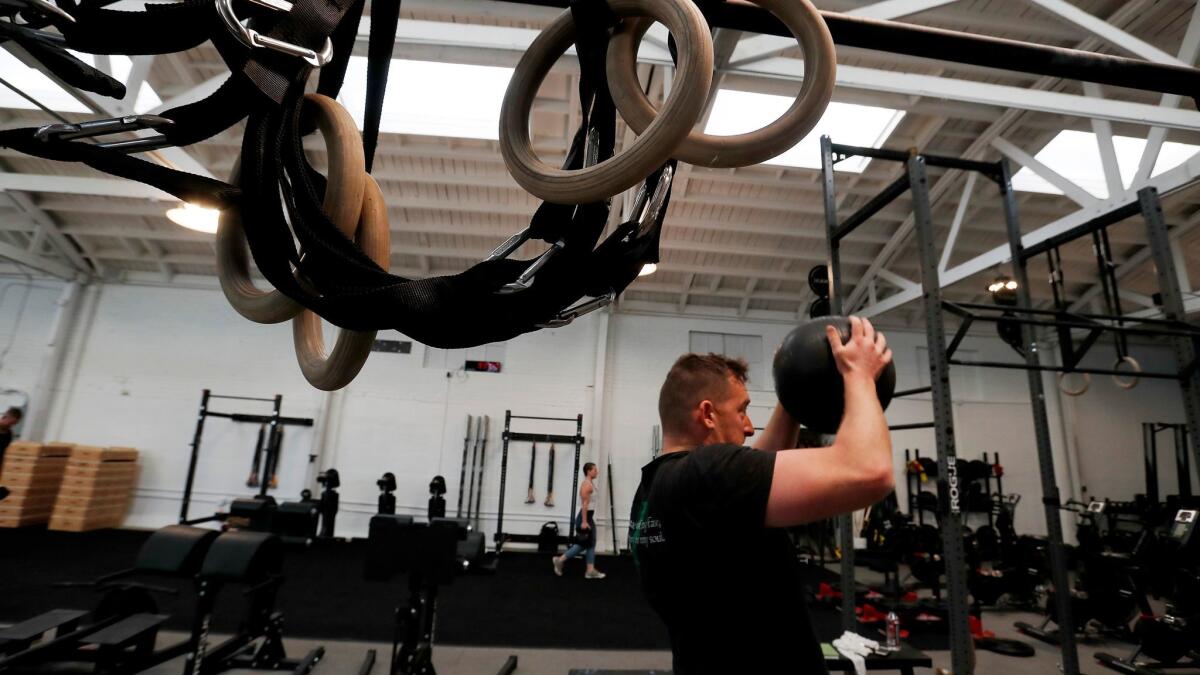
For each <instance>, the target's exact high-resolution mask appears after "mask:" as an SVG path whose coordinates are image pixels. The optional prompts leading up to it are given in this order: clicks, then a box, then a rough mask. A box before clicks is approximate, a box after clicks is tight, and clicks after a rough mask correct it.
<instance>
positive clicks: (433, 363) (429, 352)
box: [425, 342, 508, 370]
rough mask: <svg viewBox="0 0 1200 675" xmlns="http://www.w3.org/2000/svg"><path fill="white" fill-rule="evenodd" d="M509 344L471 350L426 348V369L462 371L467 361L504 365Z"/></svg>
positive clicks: (497, 343)
mask: <svg viewBox="0 0 1200 675" xmlns="http://www.w3.org/2000/svg"><path fill="white" fill-rule="evenodd" d="M507 346H508V343H507V342H493V343H492V344H488V345H481V346H479V347H471V348H470V349H438V348H436V347H426V348H425V367H426V368H436V369H438V370H462V369H463V364H464V363H466V362H467V361H495V362H497V363H504V357H505V352H506V351H507Z"/></svg>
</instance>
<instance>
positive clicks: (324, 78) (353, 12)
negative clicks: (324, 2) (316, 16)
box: [317, 0, 384, 99]
mask: <svg viewBox="0 0 1200 675" xmlns="http://www.w3.org/2000/svg"><path fill="white" fill-rule="evenodd" d="M365 4H366V0H355V2H354V4H353V5H351V6H350V10H349V11H347V12H346V15H345V16H344V17H343V18H342V22H341V23H339V24H338V27H337V28H336V29H335V30H334V31H333V36H332V38H330V39H331V40H333V60H332V61H330V62H329V63H327V64H326V65H325V66H324V67H323V68H321V75H320V77H319V78H318V80H317V93H318V94H324V95H325V96H328V97H329V98H333V99H336V98H337V97H338V93H339V92H341V90H342V83H343V82H344V81H345V79H346V67H347V66H349V65H350V56H351V55H352V54H353V52H354V44H355V42H357V41H358V25H359V23H360V22H361V20H362V12H363V5H365ZM380 4H384V3H380Z"/></svg>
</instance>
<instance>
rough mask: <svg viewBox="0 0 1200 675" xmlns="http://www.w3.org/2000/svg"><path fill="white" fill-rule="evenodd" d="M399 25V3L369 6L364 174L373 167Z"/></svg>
mask: <svg viewBox="0 0 1200 675" xmlns="http://www.w3.org/2000/svg"><path fill="white" fill-rule="evenodd" d="M399 23H400V0H395V2H373V3H371V42H370V45H369V47H368V52H367V100H366V107H365V114H364V116H363V134H362V137H363V152H364V154H365V155H366V159H367V172H368V173H369V172H370V171H371V168H372V166H374V164H375V146H376V145H377V144H378V143H379V121H380V118H381V117H382V116H383V98H384V95H385V94H386V93H387V78H388V71H389V70H390V69H391V65H392V51H393V50H394V49H395V47H396V28H397V26H398V25H399Z"/></svg>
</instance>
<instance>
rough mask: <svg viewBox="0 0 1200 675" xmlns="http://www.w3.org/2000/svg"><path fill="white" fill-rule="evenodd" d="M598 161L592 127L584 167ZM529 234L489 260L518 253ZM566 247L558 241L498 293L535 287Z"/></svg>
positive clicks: (500, 248)
mask: <svg viewBox="0 0 1200 675" xmlns="http://www.w3.org/2000/svg"><path fill="white" fill-rule="evenodd" d="M598 161H600V132H599V131H596V129H595V127H591V128H589V129H588V132H587V138H586V139H585V140H584V145H583V166H584V167H589V166H592V165H593V164H595V163H596V162H598ZM575 208H576V210H577V211H578V209H579V207H578V206H577V207H575ZM529 234H530V232H529V228H528V227H527V228H525V229H524V230H521V231H520V232H518V233H516V234H514V235H513V236H511V237H509V238H508V240H507V241H505V242H504V243H503V244H500V245H499V246H497V247H496V250H494V251H492V254H491V255H489V256H488V257H487V259H488V260H498V259H500V258H507V257H508V256H510V255H512V253H513V251H516V250H517V249H518V248H520V247H521V245H522V244H524V243H525V242H527V241H529ZM566 246H567V242H566V241H565V240H563V239H559V240H558V241H556V242H554V244H553V245H552V246H551V247H550V248H549V249H547V250H546V251H544V252H543V253H542V254H541V255H539V256H538V257H537V258H536V259H534V261H533V262H532V263H530V265H529V267H527V268H526V269H525V271H524V272H522V273H521V276H519V277H517V280H516V281H514V282H512V283H509V284H505V285H504V286H502V287H501V288H500V290H499V291H497V293H501V294H508V293H518V292H520V291H524V290H527V289H528V288H529V287H530V286H532V285H533V277H534V275H536V274H537V273H538V270H540V269H542V267H543V266H545V264H546V263H548V262H550V258H551V257H553V256H554V254H556V253H558V252H559V251H561V250H563V249H564V248H566Z"/></svg>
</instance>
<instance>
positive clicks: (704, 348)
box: [688, 330, 770, 389]
mask: <svg viewBox="0 0 1200 675" xmlns="http://www.w3.org/2000/svg"><path fill="white" fill-rule="evenodd" d="M688 351H690V352H695V353H697V354H710V353H711V354H724V355H725V356H728V357H731V358H735V359H745V360H746V363H748V364H750V371H749V375H750V388H751V389H769V388H770V381H769V379H768V378H767V368H766V364H765V363H764V362H763V339H762V336H761V335H734V334H732V333H705V332H702V331H695V330H694V331H691V332H689V333H688Z"/></svg>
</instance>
